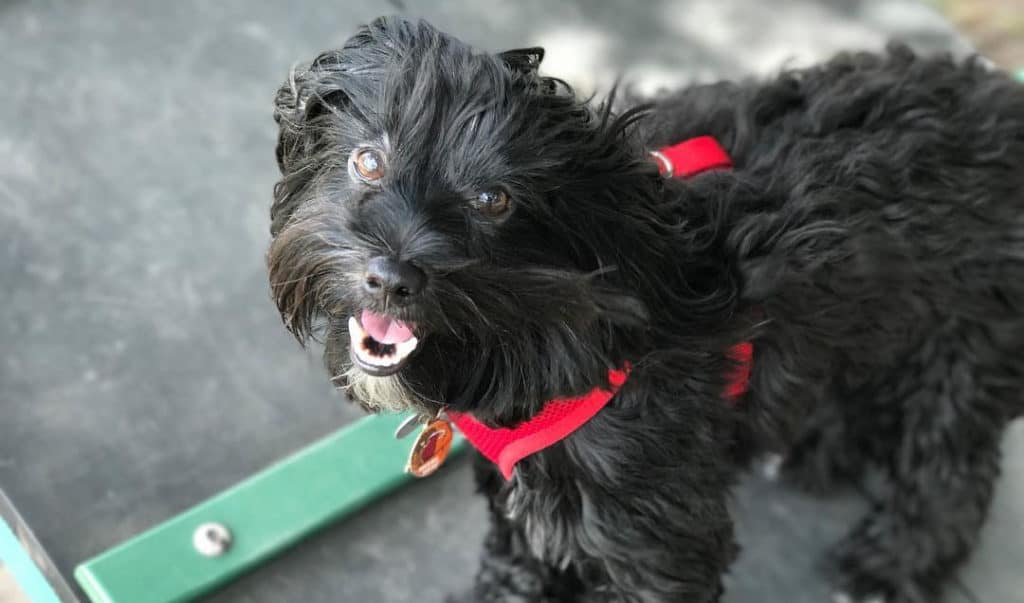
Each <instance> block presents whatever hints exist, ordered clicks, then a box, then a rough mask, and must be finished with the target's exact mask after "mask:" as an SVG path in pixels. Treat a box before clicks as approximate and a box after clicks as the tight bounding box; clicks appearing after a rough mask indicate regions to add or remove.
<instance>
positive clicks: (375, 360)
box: [348, 316, 419, 368]
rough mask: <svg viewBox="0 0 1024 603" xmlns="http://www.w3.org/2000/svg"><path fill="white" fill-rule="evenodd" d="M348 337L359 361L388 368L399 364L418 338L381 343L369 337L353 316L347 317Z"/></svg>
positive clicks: (416, 342) (413, 347) (409, 352)
mask: <svg viewBox="0 0 1024 603" xmlns="http://www.w3.org/2000/svg"><path fill="white" fill-rule="evenodd" d="M348 332H349V337H351V339H352V344H351V345H352V349H353V350H355V353H356V356H357V357H358V358H359V361H360V362H362V363H363V364H366V365H368V366H375V367H380V368H389V367H393V366H396V365H398V364H400V363H401V362H402V361H404V360H405V359H406V358H408V357H409V354H412V352H413V350H415V349H416V346H417V344H418V343H419V340H418V339H416V338H415V337H412V338H410V339H408V340H407V341H403V342H401V343H387V344H382V343H380V342H378V341H376V340H375V339H373V337H370V336H369V335H368V334H367V333H366V331H365V330H364V329H363V326H362V325H360V324H359V320H358V319H356V317H355V316H350V317H349V319H348Z"/></svg>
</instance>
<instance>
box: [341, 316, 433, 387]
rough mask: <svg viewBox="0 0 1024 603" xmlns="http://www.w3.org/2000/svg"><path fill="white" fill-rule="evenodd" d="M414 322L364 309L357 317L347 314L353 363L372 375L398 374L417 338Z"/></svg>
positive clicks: (413, 348) (414, 348) (417, 342)
mask: <svg viewBox="0 0 1024 603" xmlns="http://www.w3.org/2000/svg"><path fill="white" fill-rule="evenodd" d="M415 327H416V325H415V323H410V322H405V321H401V320H398V319H395V318H391V317H390V316H385V315H383V314H378V313H376V312H371V311H370V310H363V312H362V314H361V315H360V316H359V318H356V317H355V316H350V317H349V319H348V333H349V336H350V337H351V338H352V345H351V346H350V349H351V355H352V362H354V363H355V364H356V366H358V367H359V368H360V369H362V370H363V372H365V373H367V374H369V375H373V376H374V377H385V376H387V375H393V374H395V373H397V372H398V371H399V370H400V369H401V368H402V366H403V365H405V363H406V361H407V360H408V359H409V356H411V355H412V353H413V352H414V351H415V350H416V346H417V345H418V344H419V340H418V339H416V336H415V335H413V332H412V331H413V329H414V328H415Z"/></svg>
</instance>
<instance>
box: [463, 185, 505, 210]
mask: <svg viewBox="0 0 1024 603" xmlns="http://www.w3.org/2000/svg"><path fill="white" fill-rule="evenodd" d="M471 203H472V205H473V208H474V209H476V210H477V211H479V212H481V213H484V214H487V215H488V216H500V215H501V214H503V213H505V212H507V211H508V208H509V206H510V205H511V200H510V199H509V198H508V193H506V192H505V191H503V190H501V189H491V190H486V191H483V192H481V193H480V194H479V195H477V196H476V198H475V199H473V200H472V202H471Z"/></svg>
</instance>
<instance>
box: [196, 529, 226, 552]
mask: <svg viewBox="0 0 1024 603" xmlns="http://www.w3.org/2000/svg"><path fill="white" fill-rule="evenodd" d="M192 546H193V547H195V549H196V551H197V552H198V553H199V554H200V555H203V556H204V557H219V556H221V555H223V554H224V553H226V552H227V550H228V549H229V548H231V532H230V530H228V529H227V528H226V527H224V525H223V524H219V523H204V524H203V525H201V526H199V527H198V528H196V531H195V532H194V533H193V534H192Z"/></svg>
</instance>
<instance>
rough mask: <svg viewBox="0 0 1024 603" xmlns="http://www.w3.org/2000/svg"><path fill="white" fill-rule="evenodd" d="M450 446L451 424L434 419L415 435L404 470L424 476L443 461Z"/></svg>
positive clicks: (433, 470) (417, 475)
mask: <svg viewBox="0 0 1024 603" xmlns="http://www.w3.org/2000/svg"><path fill="white" fill-rule="evenodd" d="M451 447H452V426H451V425H450V424H448V421H445V420H444V419H434V420H433V421H431V422H430V423H427V424H426V425H425V426H424V427H423V431H421V432H420V435H419V436H417V437H416V442H415V443H413V445H412V451H411V452H410V453H409V462H408V464H406V466H405V470H406V471H408V472H409V473H411V474H413V475H415V476H416V477H426V476H428V475H430V474H431V473H433V472H435V471H437V468H438V467H440V466H441V464H442V463H444V460H445V459H446V458H447V457H448V451H449V450H451Z"/></svg>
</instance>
